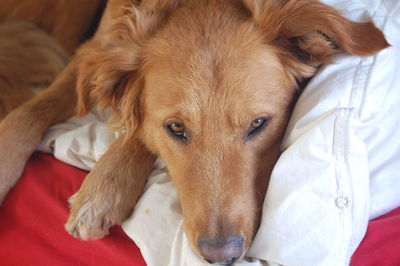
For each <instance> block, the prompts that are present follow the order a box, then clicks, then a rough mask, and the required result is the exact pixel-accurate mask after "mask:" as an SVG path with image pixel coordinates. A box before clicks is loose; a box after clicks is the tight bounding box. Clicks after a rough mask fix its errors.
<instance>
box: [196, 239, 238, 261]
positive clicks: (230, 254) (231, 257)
mask: <svg viewBox="0 0 400 266" xmlns="http://www.w3.org/2000/svg"><path fill="white" fill-rule="evenodd" d="M243 242H244V241H243V237H241V236H231V237H229V238H216V239H205V238H204V239H199V240H198V241H197V245H198V247H199V250H200V254H201V255H202V256H203V257H204V259H205V260H206V261H207V262H209V263H218V264H225V265H229V264H232V263H234V262H235V261H236V260H238V259H239V258H240V257H241V256H242V253H243Z"/></svg>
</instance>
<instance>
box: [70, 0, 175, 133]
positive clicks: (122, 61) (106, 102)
mask: <svg viewBox="0 0 400 266" xmlns="http://www.w3.org/2000/svg"><path fill="white" fill-rule="evenodd" d="M159 2H160V3H161V2H162V4H160V3H159ZM176 5H177V1H176V0H165V1H161V0H143V1H141V4H140V6H135V5H129V6H127V7H120V8H124V12H123V13H124V15H123V16H121V17H120V18H118V19H116V20H115V21H114V22H113V24H112V25H111V26H109V27H107V31H106V32H102V34H101V36H97V37H96V38H95V39H94V40H92V41H91V42H89V43H88V44H87V45H86V47H83V48H82V49H81V51H80V52H79V55H78V58H79V60H80V62H79V66H78V76H77V87H76V88H77V95H78V105H77V114H78V115H84V114H86V113H88V112H89V111H90V110H91V108H92V107H93V106H95V105H97V106H98V107H99V108H100V109H104V108H106V107H111V108H112V109H113V110H114V113H115V114H117V115H119V116H120V118H121V119H120V120H121V121H124V123H127V122H128V121H130V124H127V125H123V126H124V127H125V129H126V130H127V131H128V130H129V127H135V126H134V125H135V124H137V121H138V120H140V117H138V116H139V114H140V110H139V106H140V102H139V98H140V94H141V90H142V87H143V86H142V80H143V78H142V75H141V74H142V73H141V65H142V58H141V50H142V49H143V46H144V45H145V42H146V41H147V40H148V39H149V38H150V37H151V36H152V35H153V34H154V33H155V32H156V30H157V29H158V28H159V27H160V26H161V24H162V23H163V21H165V18H166V16H167V15H168V13H169V11H170V10H171V9H173V8H174V7H175V6H176ZM127 127H128V128H127Z"/></svg>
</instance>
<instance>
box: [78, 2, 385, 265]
mask: <svg viewBox="0 0 400 266" xmlns="http://www.w3.org/2000/svg"><path fill="white" fill-rule="evenodd" d="M124 10H125V11H124V12H125V13H126V14H125V15H124V16H122V17H121V18H119V19H117V20H116V22H115V23H114V26H113V27H111V28H110V30H109V32H108V35H107V38H103V39H102V40H101V41H100V42H99V44H98V47H95V48H91V49H90V50H88V51H87V52H86V55H85V58H84V59H83V61H82V63H81V67H80V73H79V81H78V93H79V96H80V97H79V99H80V102H79V108H80V112H81V113H84V112H85V111H87V110H88V108H89V107H90V106H91V104H94V103H96V104H99V105H100V106H103V107H106V106H111V107H112V108H114V110H115V113H116V115H117V116H118V120H119V121H120V123H121V125H122V127H124V128H125V130H126V138H138V139H140V140H141V141H142V142H143V143H144V144H145V145H146V147H148V149H149V150H151V151H152V152H154V153H155V154H157V155H159V156H161V157H162V158H163V159H164V161H165V162H166V165H167V167H168V170H169V172H170V174H171V177H172V180H173V182H174V184H175V185H176V188H177V190H178V192H179V196H180V200H181V204H182V210H183V215H184V221H185V229H186V233H187V236H188V238H189V240H190V242H191V244H192V247H193V249H194V250H195V252H197V253H198V254H199V255H200V256H202V257H204V258H205V259H206V260H208V261H211V262H218V263H231V262H233V261H234V260H236V259H237V258H239V257H241V256H243V255H244V252H245V251H246V249H247V248H248V247H249V245H250V243H251V241H252V239H253V237H254V235H255V233H256V230H257V228H258V226H259V222H260V216H261V208H262V203H263V200H264V195H265V193H266V189H267V185H268V179H269V176H270V174H271V171H272V168H273V165H274V163H275V162H276V160H277V157H278V155H279V146H280V141H281V138H282V135H283V133H284V130H285V127H286V124H287V121H288V118H289V114H290V111H291V110H290V109H291V104H292V102H293V99H294V96H295V94H296V90H297V82H298V81H300V80H302V79H303V78H307V77H310V76H312V75H313V74H314V72H315V70H316V68H317V67H318V66H319V65H321V64H323V63H329V61H330V59H331V58H332V56H334V55H335V54H337V53H339V52H347V53H349V54H352V55H356V56H368V55H373V54H375V53H377V52H378V51H380V50H381V49H383V48H385V47H387V46H388V44H387V42H386V40H385V38H384V36H383V34H382V33H381V32H380V31H379V30H378V29H377V28H375V27H374V25H373V24H372V23H353V22H351V21H349V20H347V19H345V18H343V17H342V16H340V15H339V14H338V13H337V12H336V11H335V10H333V9H332V8H330V7H327V6H325V5H323V4H321V3H319V2H318V1H314V0H286V1H285V0H280V1H279V0H243V1H231V0H214V1H194V0H193V1H190V0H187V1H175V0H165V1H151V0H147V1H146V0H144V1H142V3H141V4H140V5H139V6H138V7H137V6H131V7H128V8H126V9H124Z"/></svg>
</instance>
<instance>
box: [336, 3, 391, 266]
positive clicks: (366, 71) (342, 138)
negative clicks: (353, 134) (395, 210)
mask: <svg viewBox="0 0 400 266" xmlns="http://www.w3.org/2000/svg"><path fill="white" fill-rule="evenodd" d="M385 11H386V12H385ZM387 13H388V12H387V10H383V7H382V4H381V5H380V7H379V8H378V9H377V10H375V11H374V14H372V18H373V19H374V22H375V24H376V25H377V27H378V28H380V29H384V28H385V27H386V24H387V16H385V14H387ZM376 61H377V55H376V56H373V57H367V58H360V62H359V65H358V68H357V70H356V72H355V76H354V79H353V87H352V88H351V93H350V99H349V101H348V102H349V108H343V109H341V110H339V112H338V114H337V117H336V120H335V131H334V147H333V150H332V151H333V153H334V156H335V157H334V158H335V161H336V163H335V168H337V167H338V164H337V163H338V162H340V161H341V162H343V163H344V165H345V169H342V170H344V171H341V172H342V173H341V174H340V173H338V169H335V171H336V178H337V179H338V183H339V184H340V185H339V186H338V190H340V191H338V192H339V193H346V194H347V195H349V196H350V198H351V199H352V201H353V204H352V205H351V206H350V208H348V209H344V210H342V212H341V218H342V221H343V232H344V237H343V238H344V240H345V241H344V242H343V245H342V248H341V251H340V255H341V256H340V257H342V254H343V258H344V261H345V263H346V265H349V264H350V260H351V257H352V255H353V254H352V247H354V245H355V242H356V239H355V235H354V231H355V230H354V226H355V225H354V222H353V221H354V217H355V213H354V207H353V206H354V203H355V202H354V195H353V187H352V186H353V184H352V179H351V176H350V171H349V167H350V166H349V162H348V158H347V155H348V152H346V148H347V147H346V141H348V140H349V136H348V130H349V126H350V125H349V123H350V122H351V119H352V117H353V118H355V119H356V120H360V118H361V117H362V115H363V108H364V101H365V99H366V97H367V93H368V84H369V82H370V77H371V72H372V71H373V68H374V65H375V64H376ZM351 107H353V108H351ZM339 168H340V167H339ZM344 179H346V184H343V183H342V182H343V181H344ZM344 186H345V187H346V188H347V189H349V191H346V192H344V191H343V187H344ZM346 236H348V237H346Z"/></svg>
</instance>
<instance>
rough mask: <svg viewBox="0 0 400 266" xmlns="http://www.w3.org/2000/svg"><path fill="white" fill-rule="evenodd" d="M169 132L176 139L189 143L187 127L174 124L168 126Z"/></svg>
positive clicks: (177, 123)
mask: <svg viewBox="0 0 400 266" xmlns="http://www.w3.org/2000/svg"><path fill="white" fill-rule="evenodd" d="M166 128H167V130H168V132H169V133H170V134H171V135H172V136H173V137H175V138H178V139H180V140H184V141H188V136H187V132H186V129H185V126H184V125H183V124H182V123H179V122H174V123H171V124H169V125H167V126H166Z"/></svg>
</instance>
